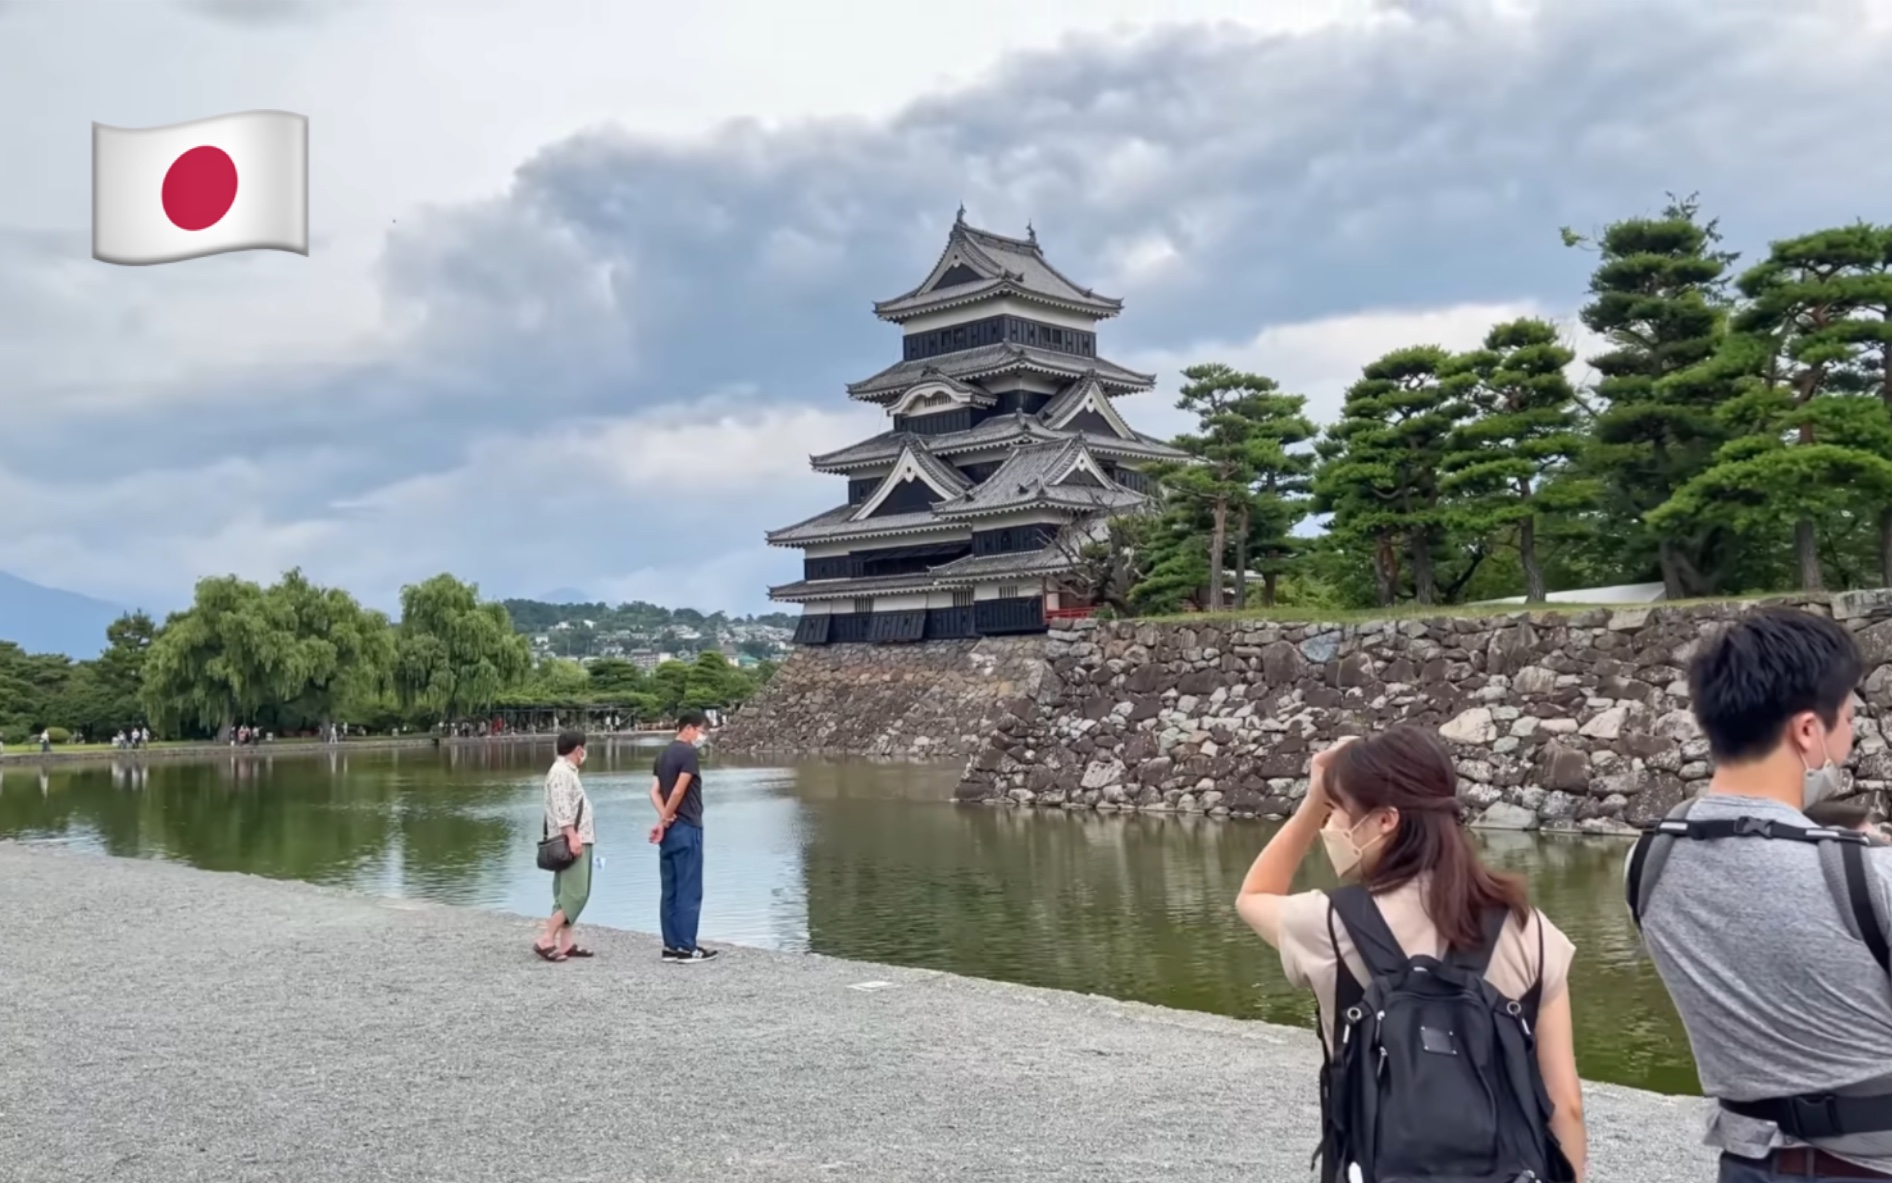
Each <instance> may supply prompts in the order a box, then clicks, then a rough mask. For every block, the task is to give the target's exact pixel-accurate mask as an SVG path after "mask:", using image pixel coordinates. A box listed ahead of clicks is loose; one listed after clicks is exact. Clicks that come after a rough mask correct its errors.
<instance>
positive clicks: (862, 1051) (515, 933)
mask: <svg viewBox="0 0 1892 1183" xmlns="http://www.w3.org/2000/svg"><path fill="white" fill-rule="evenodd" d="M653 908H654V901H653ZM532 932H533V921H532V920H530V919H529V918H524V917H520V918H514V917H509V916H504V915H499V914H496V913H491V912H485V911H480V910H475V909H470V908H469V909H458V908H448V907H442V906H437V905H429V904H418V903H412V902H406V901H395V900H379V899H373V898H368V897H363V896H357V895H350V894H344V893H340V892H335V891H329V890H325V889H321V888H314V887H309V886H306V885H303V884H297V883H282V882H275V881H271V880H265V879H258V878H252V877H249V876H242V875H229V874H213V873H209V872H203V871H195V870H191V869H188V868H182V867H176V866H170V865H165V864H160V863H154V862H142V861H133V860H121V859H109V858H102V857H94V856H87V855H79V854H73V853H69V852H65V851H62V850H58V849H53V848H43V847H24V846H17V845H10V844H6V843H0V1000H3V1002H0V1177H4V1178H6V1179H14V1178H18V1179H60V1180H68V1179H70V1180H87V1179H99V1180H104V1179H110V1180H114V1181H125V1183H133V1181H136V1183H144V1181H150V1183H184V1181H186V1180H192V1181H195V1180H205V1179H215V1180H218V1181H219V1183H252V1181H262V1180H269V1181H272V1183H277V1181H280V1183H329V1181H334V1183H342V1181H347V1183H368V1181H371V1180H390V1181H392V1180H401V1181H414V1180H438V1181H441V1183H447V1181H451V1183H479V1181H482V1180H492V1181H503V1183H516V1181H518V1180H540V1179H558V1180H561V1181H571V1183H576V1181H579V1180H600V1181H604V1180H609V1181H611V1183H632V1181H638V1180H647V1181H652V1183H655V1181H658V1180H728V1181H747V1180H796V1181H800V1180H871V1181H873V1183H889V1181H905V1180H914V1181H919V1180H927V1181H935V1180H994V1181H1013V1180H1019V1181H1030V1183H1044V1181H1048V1180H1068V1181H1070V1183H1080V1181H1081V1183H1101V1181H1106V1180H1124V1181H1132V1180H1134V1181H1138V1183H1143V1181H1153V1180H1182V1181H1197V1180H1201V1181H1204V1183H1207V1181H1210V1180H1215V1181H1223V1180H1226V1181H1231V1183H1232V1181H1237V1180H1240V1181H1245V1183H1275V1181H1287V1180H1301V1179H1307V1178H1309V1177H1310V1176H1309V1174H1308V1169H1307V1168H1308V1158H1309V1155H1310V1154H1311V1153H1312V1151H1313V1146H1314V1136H1315V1123H1316V1105H1315V1101H1314V1070H1315V1065H1316V1063H1317V1061H1318V1056H1319V1053H1318V1052H1317V1050H1316V1048H1315V1045H1314V1041H1313V1038H1312V1036H1311V1035H1310V1034H1309V1033H1307V1032H1304V1031H1300V1030H1294V1029H1289V1028H1282V1027H1274V1026H1268V1025H1264V1024H1259V1023H1242V1022H1236V1021H1233V1020H1228V1019H1223V1018H1218V1017H1215V1016H1209V1015H1197V1014H1191V1013H1185V1012H1180V1011H1169V1010H1162V1009H1158V1008H1154V1007H1146V1006H1136V1005H1127V1004H1121V1003H1116V1002H1111V1001H1108V1000H1103V999H1096V998H1086V997H1081V996H1078V995H1073V994H1063V993H1058V992H1055V991H1046V990H1037V989H1029V988H1026V987H1020V986H1009V985H1004V984H1001V983H993V982H981V981H974V980H971V979H966V978H957V977H953V976H950V975H945V974H938V973H931V972H924V971H917V970H906V969H897V968H891V967H887V966H878V965H864V964H859V963H854V962H845V961H835V960H830V959H827V958H821V957H809V956H796V955H785V954H774V953H766V952H760V951H754V950H747V949H738V950H734V951H732V952H730V953H729V954H728V955H726V956H725V957H723V958H720V959H719V960H718V961H716V962H713V963H710V964H707V965H702V966H675V965H661V964H659V963H658V960H657V945H658V942H657V940H656V938H654V937H649V936H643V935H639V934H632V933H615V932H610V931H606V930H601V929H598V928H587V929H586V930H585V940H586V943H587V944H589V945H591V946H592V947H593V948H595V949H597V951H598V957H597V958H596V959H595V960H593V961H589V962H567V963H563V964H556V965H554V964H547V963H545V962H543V961H540V960H539V959H537V958H535V957H533V956H532V955H531V954H530V952H529V951H528V949H527V945H528V943H529V942H530V941H531V939H532ZM709 935H711V936H713V935H714V934H709ZM1043 953H1044V956H1047V957H1055V956H1057V951H1056V950H1055V949H1046V950H1044V951H1043ZM1587 1097H1588V1100H1587V1105H1588V1107H1589V1114H1590V1123H1591V1130H1592V1133H1591V1142H1592V1162H1593V1170H1592V1175H1591V1177H1592V1179H1594V1180H1598V1181H1608V1180H1616V1179H1620V1180H1634V1181H1636V1183H1666V1181H1669V1180H1676V1181H1679V1180H1705V1179H1710V1178H1712V1177H1713V1165H1712V1161H1711V1159H1710V1158H1709V1156H1708V1154H1707V1152H1706V1151H1704V1150H1702V1149H1700V1148H1699V1147H1698V1146H1697V1143H1698V1141H1699V1133H1700V1128H1701V1121H1700V1113H1701V1110H1702V1107H1703V1105H1704V1102H1703V1101H1701V1100H1700V1099H1698V1098H1696V1099H1691V1098H1669V1097H1662V1096H1657V1095H1655V1094H1650V1093H1641V1092H1637V1091H1635V1090H1631V1089H1624V1088H1615V1087H1609V1086H1602V1085H1594V1086H1591V1087H1590V1089H1589V1091H1588V1094H1587Z"/></svg>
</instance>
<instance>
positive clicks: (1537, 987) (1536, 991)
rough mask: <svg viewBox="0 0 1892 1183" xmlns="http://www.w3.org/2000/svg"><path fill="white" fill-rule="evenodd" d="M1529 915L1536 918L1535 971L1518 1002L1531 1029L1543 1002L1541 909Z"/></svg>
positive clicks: (1534, 1026) (1542, 928) (1542, 923)
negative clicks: (1527, 987)
mask: <svg viewBox="0 0 1892 1183" xmlns="http://www.w3.org/2000/svg"><path fill="white" fill-rule="evenodd" d="M1531 915H1532V916H1533V917H1534V918H1535V919H1536V920H1537V972H1536V973H1535V974H1534V975H1532V977H1531V988H1530V989H1529V990H1526V991H1525V992H1524V997H1522V998H1520V999H1518V1003H1519V1004H1520V1005H1521V1006H1523V1007H1524V1021H1525V1022H1527V1023H1529V1024H1530V1025H1531V1027H1532V1029H1533V1030H1534V1029H1536V1027H1537V1011H1538V1008H1539V1007H1541V1006H1542V1005H1543V1004H1544V924H1545V917H1544V913H1543V911H1542V910H1540V909H1537V908H1533V909H1531Z"/></svg>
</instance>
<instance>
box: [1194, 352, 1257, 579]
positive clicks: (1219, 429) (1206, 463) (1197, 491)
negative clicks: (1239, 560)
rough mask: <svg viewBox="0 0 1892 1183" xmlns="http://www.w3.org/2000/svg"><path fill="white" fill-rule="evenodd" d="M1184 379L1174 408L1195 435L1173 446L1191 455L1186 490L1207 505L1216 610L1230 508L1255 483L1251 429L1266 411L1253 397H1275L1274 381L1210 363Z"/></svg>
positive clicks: (1240, 501)
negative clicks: (1194, 423) (1191, 421)
mask: <svg viewBox="0 0 1892 1183" xmlns="http://www.w3.org/2000/svg"><path fill="white" fill-rule="evenodd" d="M1183 377H1184V378H1186V379H1188V381H1187V383H1185V384H1184V386H1183V388H1182V391H1181V394H1180V395H1179V397H1178V398H1177V400H1176V406H1177V409H1179V410H1184V411H1189V412H1192V413H1193V414H1195V416H1196V417H1197V420H1198V422H1199V425H1200V426H1199V427H1198V430H1197V431H1196V432H1195V433H1194V434H1190V435H1182V436H1178V437H1177V438H1176V440H1175V441H1174V442H1175V445H1176V447H1178V448H1181V449H1182V450H1183V451H1185V452H1187V453H1189V454H1190V455H1191V456H1192V457H1194V458H1195V459H1196V465H1195V466H1194V470H1193V472H1192V475H1191V480H1190V492H1191V494H1192V495H1194V496H1197V497H1200V498H1202V499H1204V500H1205V501H1206V502H1207V504H1208V505H1209V509H1210V513H1211V517H1212V525H1211V526H1210V534H1209V550H1208V560H1209V588H1208V591H1209V599H1208V603H1207V604H1206V605H1205V607H1207V608H1208V610H1209V611H1211V612H1218V611H1220V610H1221V609H1222V608H1223V607H1225V606H1226V601H1225V600H1224V599H1223V590H1224V589H1223V585H1224V583H1225V582H1226V579H1225V575H1224V573H1225V572H1226V570H1227V562H1226V560H1227V557H1228V540H1229V527H1230V525H1231V520H1230V514H1231V510H1234V511H1236V512H1237V513H1239V511H1240V509H1241V507H1242V506H1243V505H1245V504H1246V501H1247V493H1248V489H1249V488H1250V486H1251V485H1252V484H1253V481H1254V463H1255V456H1254V432H1255V424H1256V422H1257V421H1258V420H1259V419H1260V418H1261V417H1262V416H1263V414H1264V413H1265V412H1263V411H1262V410H1259V409H1257V406H1256V405H1255V404H1254V402H1253V400H1256V399H1258V398H1266V397H1280V396H1278V395H1275V389H1276V386H1275V383H1274V380H1273V379H1271V378H1264V377H1262V376H1261V375H1260V374H1244V373H1242V372H1240V371H1239V370H1235V369H1232V368H1230V367H1229V366H1225V365H1222V364H1221V363H1219V362H1210V363H1205V364H1203V365H1195V366H1190V367H1189V368H1188V369H1186V370H1184V371H1183Z"/></svg>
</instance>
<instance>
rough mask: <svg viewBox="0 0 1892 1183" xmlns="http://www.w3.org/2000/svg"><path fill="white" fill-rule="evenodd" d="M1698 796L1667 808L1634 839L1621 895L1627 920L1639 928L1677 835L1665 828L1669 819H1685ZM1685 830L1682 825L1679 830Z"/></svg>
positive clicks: (1681, 820)
mask: <svg viewBox="0 0 1892 1183" xmlns="http://www.w3.org/2000/svg"><path fill="white" fill-rule="evenodd" d="M1699 800H1701V798H1699V797H1690V798H1689V799H1688V800H1686V801H1684V802H1682V803H1681V804H1680V805H1677V806H1676V807H1675V808H1674V809H1671V810H1669V812H1668V816H1666V817H1664V818H1663V819H1662V821H1660V822H1658V823H1656V824H1655V825H1653V826H1650V827H1649V828H1648V829H1646V830H1644V831H1643V832H1642V837H1640V838H1638V839H1636V848H1635V849H1634V850H1633V851H1631V852H1630V855H1629V870H1628V872H1627V873H1626V874H1625V876H1624V878H1623V895H1624V897H1625V898H1626V899H1627V901H1628V903H1629V916H1630V919H1632V920H1634V921H1635V922H1636V928H1637V930H1638V931H1640V930H1641V928H1642V917H1643V913H1644V912H1646V911H1648V908H1649V894H1650V893H1651V892H1652V891H1654V890H1655V885H1656V880H1658V879H1660V878H1662V868H1663V867H1664V866H1665V865H1666V864H1667V863H1668V861H1669V851H1670V850H1671V849H1672V848H1673V847H1674V846H1675V839H1676V838H1677V837H1679V836H1680V835H1678V834H1677V833H1676V831H1675V830H1674V829H1673V828H1666V827H1667V823H1670V822H1684V823H1686V822H1687V820H1688V811H1689V810H1691V809H1693V808H1695V802H1697V801H1699ZM1687 832H1688V831H1687V829H1686V826H1684V828H1683V830H1682V831H1681V833H1683V834H1686V833H1687Z"/></svg>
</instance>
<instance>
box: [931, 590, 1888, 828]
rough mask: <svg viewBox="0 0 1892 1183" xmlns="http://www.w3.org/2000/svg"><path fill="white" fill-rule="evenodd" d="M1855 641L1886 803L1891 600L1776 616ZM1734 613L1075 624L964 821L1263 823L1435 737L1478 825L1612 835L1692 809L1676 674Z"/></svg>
mask: <svg viewBox="0 0 1892 1183" xmlns="http://www.w3.org/2000/svg"><path fill="white" fill-rule="evenodd" d="M1770 602H1771V603H1780V604H1788V605H1791V606H1795V607H1801V608H1806V609H1808V610H1810V611H1816V612H1822V613H1829V614H1831V615H1833V616H1834V617H1836V618H1838V619H1841V620H1843V621H1844V622H1845V623H1846V624H1847V626H1848V627H1850V628H1853V629H1855V630H1857V632H1858V635H1859V638H1860V642H1861V645H1862V647H1863V648H1864V650H1865V652H1866V655H1867V659H1868V669H1869V670H1870V675H1869V677H1868V679H1867V681H1866V682H1865V685H1864V688H1863V696H1862V697H1863V701H1862V702H1861V703H1860V705H1859V711H1858V717H1859V723H1858V735H1859V740H1858V745H1857V752H1858V757H1857V759H1856V760H1855V762H1854V771H1855V776H1856V777H1857V787H1858V788H1859V790H1860V791H1862V792H1863V791H1871V790H1882V789H1884V788H1885V786H1886V784H1887V782H1888V781H1892V753H1888V751H1887V746H1886V741H1885V739H1884V738H1883V737H1882V734H1881V729H1880V723H1879V721H1880V719H1881V717H1882V712H1883V710H1884V708H1886V707H1887V706H1888V705H1889V704H1892V665H1888V664H1887V663H1888V662H1892V592H1888V591H1871V592H1852V593H1846V594H1844V595H1840V596H1835V597H1832V598H1831V599H1830V600H1828V599H1824V598H1822V599H1806V598H1797V599H1783V600H1776V601H1770ZM1747 608H1748V605H1736V604H1715V605H1705V606H1676V607H1663V606H1657V607H1650V608H1630V609H1618V610H1614V611H1611V610H1587V611H1577V612H1554V611H1533V612H1523V611H1520V612H1516V613H1511V614H1507V615H1501V616H1484V617H1438V618H1432V619H1424V620H1420V619H1409V620H1399V621H1379V622H1373V623H1367V624H1352V625H1319V624H1310V625H1292V624H1281V623H1270V622H1264V621H1231V622H1228V623H1225V624H1206V625H1196V626H1191V625H1188V624H1153V623H1144V622H1136V621H1121V622H1100V621H1078V622H1074V623H1073V624H1071V625H1069V626H1067V627H1062V628H1060V629H1058V630H1056V631H1055V632H1053V633H1052V634H1051V636H1050V639H1049V649H1048V654H1049V657H1050V661H1051V669H1052V672H1051V675H1050V676H1049V677H1047V678H1046V679H1045V680H1044V682H1043V685H1042V686H1041V688H1040V690H1039V692H1038V693H1037V694H1036V695H1019V696H1017V697H1015V698H1012V699H1010V700H1008V701H1007V702H1006V703H1005V704H1004V707H1003V709H1002V711H1001V712H1000V714H999V715H998V717H997V718H996V720H995V723H996V726H995V729H994V732H993V734H992V736H991V741H990V742H989V743H988V744H987V745H986V746H985V747H984V748H983V749H982V750H980V751H979V752H978V754H977V755H975V756H974V757H973V758H972V759H971V761H970V762H969V764H968V766H967V769H966V773H965V776H964V779H963V782H962V783H961V785H960V787H959V790H958V793H957V796H958V797H959V799H961V800H964V801H983V802H990V803H1016V804H1023V805H1040V806H1053V807H1062V808H1066V809H1083V808H1095V809H1100V810H1149V811H1177V812H1196V813H1209V814H1215V815H1229V816H1235V817H1256V816H1259V817H1276V816H1282V815H1285V814H1286V813H1288V812H1290V811H1291V810H1292V809H1293V808H1294V803H1295V801H1296V800H1298V799H1299V798H1300V797H1301V796H1302V795H1303V794H1305V792H1306V791H1307V781H1306V772H1307V764H1308V759H1309V757H1310V755H1311V754H1312V753H1313V752H1314V751H1317V750H1318V749H1320V748H1321V747H1323V746H1325V745H1326V744H1328V743H1331V742H1332V741H1334V740H1335V739H1338V738H1339V737H1341V736H1343V735H1350V734H1351V735H1370V734H1372V733H1373V732H1375V731H1377V730H1380V729H1382V728H1384V727H1386V726H1389V725H1391V724H1393V723H1398V722H1409V723H1415V724H1420V725H1424V726H1431V727H1437V728H1438V729H1439V732H1440V734H1441V735H1442V736H1443V737H1444V738H1445V739H1447V740H1448V741H1450V744H1451V747H1452V749H1453V751H1454V753H1455V755H1456V757H1457V765H1458V771H1459V777H1460V782H1459V791H1460V795H1461V796H1462V797H1463V798H1464V800H1465V801H1466V802H1467V804H1468V806H1469V807H1470V808H1471V809H1472V811H1473V815H1474V817H1475V819H1476V820H1477V822H1478V823H1479V824H1482V825H1486V826H1491V827H1496V828H1509V829H1537V828H1542V829H1557V830H1576V831H1583V832H1596V833H1621V832H1627V831H1629V830H1630V829H1631V828H1632V827H1634V826H1637V825H1641V824H1643V823H1646V822H1648V821H1651V820H1653V819H1655V818H1658V817H1660V816H1661V815H1662V814H1664V813H1665V812H1667V811H1668V810H1669V809H1670V808H1671V807H1673V806H1674V805H1675V804H1676V803H1677V802H1679V801H1681V800H1682V799H1683V797H1684V796H1685V795H1687V794H1690V793H1693V792H1697V791H1699V790H1700V789H1701V788H1702V787H1703V786H1705V785H1706V783H1707V778H1708V775H1709V765H1708V745H1707V742H1706V741H1705V740H1703V739H1702V738H1701V737H1700V734H1699V732H1698V731H1697V729H1696V726H1695V722H1694V719H1693V717H1692V716H1691V715H1690V714H1689V711H1688V705H1689V704H1688V686H1687V683H1686V681H1685V680H1684V673H1683V670H1684V666H1685V664H1686V662H1687V659H1688V657H1689V655H1690V654H1691V653H1692V652H1693V650H1694V648H1695V646H1696V645H1697V644H1698V642H1699V639H1700V638H1701V637H1702V636H1703V635H1704V633H1706V632H1707V631H1709V630H1710V629H1712V628H1713V627H1715V626H1717V625H1719V624H1721V623H1723V622H1725V621H1727V620H1730V619H1733V618H1734V617H1735V616H1736V615H1737V614H1738V613H1740V612H1742V611H1746V610H1747Z"/></svg>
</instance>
